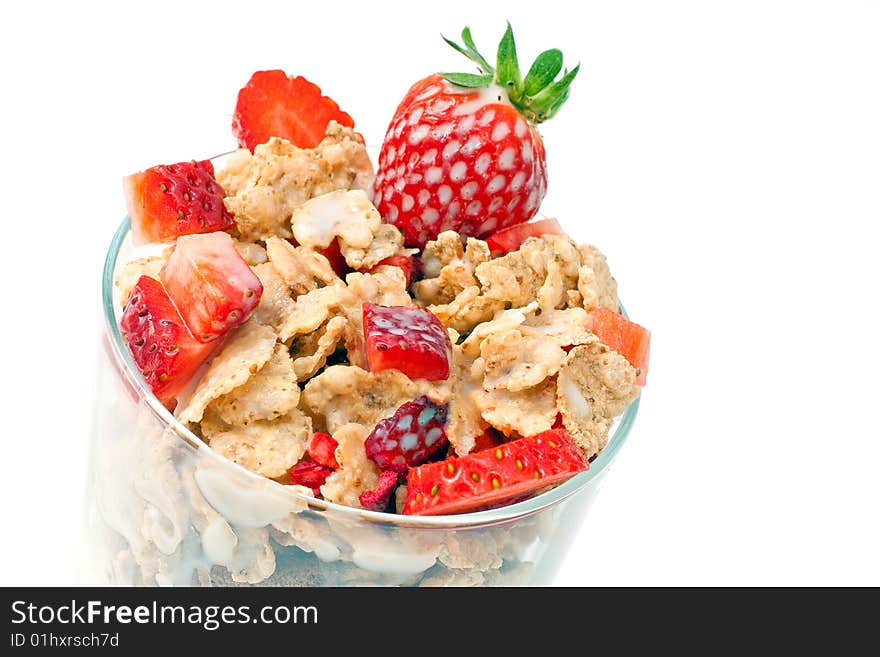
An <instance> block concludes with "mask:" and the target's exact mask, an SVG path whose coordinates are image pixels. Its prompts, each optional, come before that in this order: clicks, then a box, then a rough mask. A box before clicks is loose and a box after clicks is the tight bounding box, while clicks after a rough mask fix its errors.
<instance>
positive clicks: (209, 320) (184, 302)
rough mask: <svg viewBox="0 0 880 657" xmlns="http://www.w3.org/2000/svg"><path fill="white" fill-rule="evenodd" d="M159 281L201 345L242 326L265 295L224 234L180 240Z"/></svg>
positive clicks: (227, 236) (186, 237) (229, 239)
mask: <svg viewBox="0 0 880 657" xmlns="http://www.w3.org/2000/svg"><path fill="white" fill-rule="evenodd" d="M159 277H160V278H161V279H162V283H163V284H164V285H165V289H166V290H168V296H170V297H171V299H172V300H173V301H174V303H175V304H176V305H177V308H178V309H179V310H180V314H181V315H182V316H183V319H184V320H185V321H186V325H187V326H188V327H189V330H190V331H191V332H192V334H193V335H194V336H196V338H197V339H198V340H200V341H201V342H210V341H211V340H214V339H216V338H218V337H219V336H221V335H223V334H224V333H226V332H227V331H228V330H229V329H231V328H233V327H235V326H238V325H240V324H242V323H243V322H244V321H245V320H246V319H247V318H248V316H250V314H251V312H253V310H254V308H256V307H257V304H259V303H260V296H261V295H262V294H263V285H262V284H261V283H260V279H259V278H257V275H256V274H255V273H254V272H253V270H252V269H251V268H250V267H248V264H247V263H246V262H245V261H244V259H242V257H241V256H240V255H239V254H238V251H236V249H235V244H234V242H233V241H232V238H231V237H229V235H227V234H226V233H210V234H207V235H188V236H184V237H181V238H179V239H178V240H177V246H175V247H174V253H172V254H171V257H170V258H169V259H168V262H166V263H165V266H164V267H163V268H162V271H161V272H160V274H159Z"/></svg>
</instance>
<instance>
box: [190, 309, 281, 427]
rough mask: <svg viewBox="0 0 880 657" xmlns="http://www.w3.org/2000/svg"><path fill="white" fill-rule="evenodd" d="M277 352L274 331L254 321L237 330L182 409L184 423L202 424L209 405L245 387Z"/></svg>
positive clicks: (249, 321)
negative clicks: (200, 421)
mask: <svg viewBox="0 0 880 657" xmlns="http://www.w3.org/2000/svg"><path fill="white" fill-rule="evenodd" d="M274 349H275V332H274V331H273V330H272V329H271V328H270V327H268V326H263V325H262V324H258V323H257V322H256V321H254V320H253V319H250V320H248V321H247V322H246V323H244V324H243V325H242V326H240V327H239V328H237V329H235V331H234V332H232V333H230V335H229V337H228V338H227V340H226V344H224V345H223V347H222V348H221V349H220V352H219V353H218V354H217V355H216V356H214V358H213V359H212V360H211V364H210V365H209V366H208V369H207V370H206V371H205V373H204V374H203V375H202V377H201V378H200V379H199V382H198V383H197V384H196V388H195V391H194V392H193V394H192V396H191V398H190V399H189V401H188V402H187V403H186V404H184V405H182V409H183V410H181V411H180V413H179V418H180V421H181V422H198V421H199V420H201V419H202V415H203V414H204V412H205V408H206V407H207V406H208V404H209V403H211V402H212V401H213V400H215V399H217V398H218V397H221V396H222V395H225V394H227V393H229V392H231V391H233V390H235V389H236V388H237V387H239V386H240V385H243V384H244V383H245V382H246V381H247V380H248V379H250V378H251V377H252V376H253V375H254V374H256V373H257V372H258V371H259V369H260V368H261V367H263V365H265V364H266V363H267V362H269V359H270V358H271V357H272V353H273V352H274Z"/></svg>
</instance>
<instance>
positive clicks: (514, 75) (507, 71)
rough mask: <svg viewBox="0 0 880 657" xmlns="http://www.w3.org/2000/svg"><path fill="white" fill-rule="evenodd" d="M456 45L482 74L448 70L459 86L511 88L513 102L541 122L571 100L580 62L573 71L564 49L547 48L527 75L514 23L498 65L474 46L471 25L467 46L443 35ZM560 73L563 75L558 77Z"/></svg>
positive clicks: (465, 33) (466, 30) (465, 39)
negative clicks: (564, 60) (567, 64)
mask: <svg viewBox="0 0 880 657" xmlns="http://www.w3.org/2000/svg"><path fill="white" fill-rule="evenodd" d="M443 40H444V41H446V43H448V44H449V45H450V46H451V47H452V48H454V49H455V50H456V51H457V52H459V53H461V54H462V55H464V56H465V57H467V58H468V59H469V60H471V61H472V62H474V63H475V64H476V65H477V67H478V68H479V69H480V74H479V75H475V74H473V73H444V74H443V77H444V78H445V79H446V80H447V81H449V82H451V83H452V84H454V85H456V86H458V87H464V88H467V89H477V88H481V87H487V86H489V85H490V84H497V85H500V86H502V87H504V89H505V90H506V91H507V95H508V98H509V99H510V102H511V104H512V105H513V106H514V107H516V108H517V109H518V110H519V111H520V112H521V113H522V114H523V116H525V117H526V119H528V120H529V121H530V122H531V123H534V124H537V123H541V122H543V121H546V120H547V119H550V118H552V117H553V116H555V115H556V113H557V112H558V111H559V109H560V108H561V107H562V105H563V104H564V103H565V101H566V100H568V96H569V93H570V91H571V83H572V81H573V80H574V78H575V77H576V76H577V74H578V71H579V70H580V64H578V65H577V66H575V67H574V68H573V69H571V70H570V71H569V70H568V69H565V70H563V66H562V52H561V51H559V50H557V49H556V48H552V49H550V50H545V51H544V52H542V53H541V54H540V55H538V57H537V58H536V59H535V61H534V63H532V65H531V67H530V68H529V72H528V73H527V74H526V76H525V78H523V77H522V72H521V71H520V67H519V60H518V58H517V54H516V41H515V40H514V37H513V28H512V27H511V26H510V23H508V24H507V29H506V30H505V31H504V36H503V37H501V42H500V43H499V44H498V54H497V61H496V64H495V68H493V67H492V66H490V65H489V63H488V62H487V61H486V58H485V57H483V55H481V54H480V52H479V51H478V50H477V47H476V46H475V45H474V40H473V37H472V36H471V30H470V28H469V27H465V28H464V29H463V30H462V32H461V40H462V41H463V42H464V46H462V45H459V44H458V43H456V42H455V41H452V40H451V39H447V38H446V37H443ZM560 72H561V73H562V77H561V78H559V79H558V80H557V79H556V78H557V77H558V76H559V74H560Z"/></svg>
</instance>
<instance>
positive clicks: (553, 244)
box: [476, 235, 580, 310]
mask: <svg viewBox="0 0 880 657" xmlns="http://www.w3.org/2000/svg"><path fill="white" fill-rule="evenodd" d="M579 263H580V255H579V254H578V251H577V249H576V248H575V246H574V244H572V243H571V241H570V240H569V239H568V238H566V237H564V236H562V235H544V236H542V237H530V238H529V239H527V240H526V241H525V242H523V244H522V246H521V247H520V249H519V250H518V251H514V252H512V253H508V254H507V255H505V256H502V257H501V258H496V259H494V260H490V261H489V262H484V263H483V264H481V265H479V266H478V267H477V269H476V277H477V279H478V280H479V281H480V284H481V285H482V290H483V294H484V295H486V296H488V297H489V298H492V299H498V300H500V301H503V302H504V303H507V304H511V305H512V306H513V307H514V308H516V307H519V306H524V305H526V304H527V303H530V302H531V301H534V300H536V299H537V300H538V301H539V305H540V306H541V309H542V310H552V309H553V308H555V307H557V306H558V305H560V304H561V303H562V301H563V294H564V292H565V290H569V289H574V288H575V287H577V280H578V266H579Z"/></svg>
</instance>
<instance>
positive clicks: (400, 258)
mask: <svg viewBox="0 0 880 657" xmlns="http://www.w3.org/2000/svg"><path fill="white" fill-rule="evenodd" d="M382 265H389V266H391V267H400V268H401V269H402V270H403V275H404V276H406V286H407V287H409V284H410V283H412V279H413V275H414V274H415V270H416V259H415V258H414V257H413V256H407V255H393V256H388V257H387V258H385V259H384V260H381V261H380V262H379V264H377V265H376V267H381V266H382ZM376 267H373V268H372V269H370V272H374V271H376Z"/></svg>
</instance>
